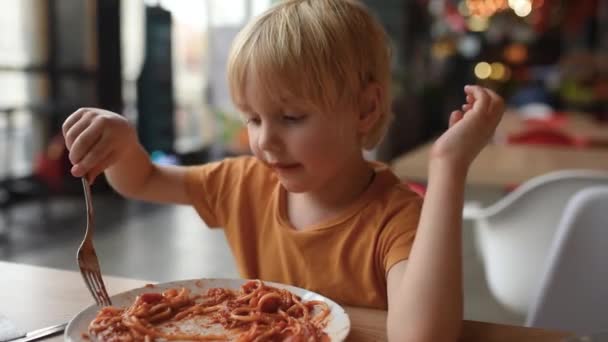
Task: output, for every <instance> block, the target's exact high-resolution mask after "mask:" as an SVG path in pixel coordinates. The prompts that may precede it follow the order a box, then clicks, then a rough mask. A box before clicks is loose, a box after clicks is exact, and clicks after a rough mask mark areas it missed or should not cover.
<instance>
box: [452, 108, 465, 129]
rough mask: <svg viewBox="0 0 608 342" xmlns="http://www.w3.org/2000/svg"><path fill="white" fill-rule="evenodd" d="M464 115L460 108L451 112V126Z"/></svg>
mask: <svg viewBox="0 0 608 342" xmlns="http://www.w3.org/2000/svg"><path fill="white" fill-rule="evenodd" d="M462 117H463V113H462V112H461V111H459V110H455V111H453V112H452V114H450V127H452V126H454V124H456V123H457V122H458V121H460V120H461V119H462Z"/></svg>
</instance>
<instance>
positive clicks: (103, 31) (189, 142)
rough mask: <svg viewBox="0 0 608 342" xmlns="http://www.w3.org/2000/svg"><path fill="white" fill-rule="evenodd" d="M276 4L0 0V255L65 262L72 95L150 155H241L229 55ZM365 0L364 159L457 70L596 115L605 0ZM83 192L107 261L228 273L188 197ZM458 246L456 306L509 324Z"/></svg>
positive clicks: (441, 94)
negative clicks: (385, 101)
mask: <svg viewBox="0 0 608 342" xmlns="http://www.w3.org/2000/svg"><path fill="white" fill-rule="evenodd" d="M273 2H274V1H271V0H159V1H151V0H150V1H148V0H146V1H143V0H0V6H1V7H2V11H1V12H0V89H1V91H0V215H1V217H0V218H1V220H0V260H7V261H15V262H23V263H31V264H37V265H45V266H51V267H57V268H66V269H76V262H75V257H74V256H75V251H76V248H77V247H78V243H79V241H80V239H81V238H82V233H83V231H84V224H85V211H84V200H83V198H82V189H81V187H80V183H79V181H78V180H76V179H74V178H73V177H71V176H70V174H69V169H70V167H71V165H70V163H69V161H68V160H67V153H66V150H65V147H64V144H63V140H62V136H61V124H62V122H63V121H64V120H65V118H66V117H67V116H68V115H69V114H71V113H72V112H74V111H75V110H76V109H78V108H80V107H100V108H105V109H109V110H112V111H115V112H118V113H121V114H122V115H124V116H126V117H127V118H128V119H129V120H131V121H132V122H133V123H134V124H135V125H136V127H137V131H138V135H139V138H140V140H141V142H142V144H143V145H144V147H145V148H146V150H147V151H148V152H149V153H150V156H151V157H152V158H153V159H154V160H155V161H156V162H159V163H168V164H181V165H191V164H197V163H205V162H208V161H211V160H217V159H220V158H224V157H226V156H233V155H239V154H244V153H248V147H247V137H246V133H245V130H244V126H243V125H242V124H241V121H240V120H239V113H238V112H237V111H236V109H235V107H234V106H233V105H232V103H231V102H230V98H229V95H228V90H227V87H226V80H225V67H226V58H227V54H228V50H229V47H230V44H231V42H232V39H233V37H234V36H235V35H236V33H237V32H238V30H239V29H240V28H242V26H243V25H244V24H245V23H246V22H247V21H248V20H250V18H251V17H252V16H255V15H257V14H259V13H261V12H262V11H264V10H265V9H267V8H268V7H269V6H271V5H272V3H273ZM364 2H365V3H366V5H368V7H369V8H370V9H371V10H372V11H373V12H374V13H375V15H377V17H378V18H379V19H380V20H381V22H382V23H383V24H384V25H385V27H386V29H387V31H388V33H389V35H390V38H391V43H392V45H393V48H394V51H395V54H394V58H393V61H392V68H393V75H394V77H393V96H394V105H393V108H394V112H395V115H396V118H395V121H394V122H393V124H392V126H391V128H390V130H389V134H388V136H387V137H386V139H385V140H384V142H383V143H382V144H381V145H380V146H379V147H378V148H377V149H376V150H375V151H372V152H371V153H370V154H369V156H370V158H375V159H378V160H381V161H385V162H391V161H393V160H394V159H395V158H397V157H399V156H402V155H404V154H406V153H408V152H410V151H412V150H414V149H415V148H417V147H419V146H421V145H423V144H424V143H427V142H428V141H430V140H432V139H433V137H435V136H437V135H438V134H440V133H441V132H443V130H444V129H445V128H446V127H447V117H448V115H449V113H450V112H451V111H452V110H453V109H455V108H457V107H459V106H460V105H461V104H462V103H463V101H464V98H463V91H462V89H463V86H464V85H465V84H475V83H476V84H481V85H484V86H487V87H490V88H493V89H495V90H496V91H497V92H498V93H500V94H501V95H503V96H504V97H505V99H506V101H507V104H508V107H509V109H510V110H513V111H517V113H518V115H521V116H524V117H528V118H543V117H547V116H552V117H554V116H556V115H557V116H559V115H560V114H563V113H569V112H576V113H578V115H582V116H584V117H586V118H588V119H589V120H593V122H594V123H597V125H601V122H603V121H606V120H607V119H608V107H607V106H608V59H607V58H606V52H607V51H608V50H607V48H608V0H508V1H507V0H366V1H364ZM521 167H525V165H522V166H521ZM501 191H502V190H501ZM94 193H95V204H96V209H97V216H98V219H97V221H98V222H97V227H98V228H97V240H98V244H99V248H98V253H99V254H100V258H101V262H102V267H103V269H104V271H105V272H106V273H109V274H114V275H124V276H129V277H139V278H143V279H150V280H157V281H163V280H174V279H181V278H193V277H221V276H236V275H237V274H236V271H235V269H234V265H233V263H232V261H231V260H232V259H231V256H230V252H229V251H228V250H227V247H226V245H225V241H224V240H223V236H222V235H221V231H220V232H216V231H211V230H207V229H202V227H203V226H204V224H203V223H202V222H201V221H200V220H199V219H198V218H197V216H196V214H195V213H194V211H192V210H190V209H188V208H182V207H172V206H156V205H150V204H142V203H135V202H131V201H128V200H124V199H122V198H120V197H119V196H117V195H116V194H114V193H113V192H112V191H111V190H110V189H109V187H108V186H107V184H106V183H105V182H104V180H103V179H99V180H98V181H97V182H96V184H95V186H94ZM500 194H501V195H502V194H503V193H502V192H500ZM465 228H466V227H465ZM466 231H467V229H465V234H468V233H467V232H466ZM465 247H466V248H465V269H466V270H467V272H466V274H465V278H466V279H465V282H466V284H467V287H466V290H467V297H466V298H467V303H466V317H467V318H469V319H478V320H486V321H495V322H503V323H515V324H519V323H522V322H523V317H522V315H521V314H520V313H519V314H518V313H516V312H513V311H512V310H508V309H507V308H505V307H504V306H502V305H500V304H499V303H498V302H497V301H496V300H495V299H494V298H493V296H492V295H491V294H490V292H489V291H488V288H487V285H485V279H484V273H483V272H484V271H483V269H482V267H481V264H480V261H479V260H478V257H477V254H476V252H475V251H474V248H473V242H472V240H470V239H465Z"/></svg>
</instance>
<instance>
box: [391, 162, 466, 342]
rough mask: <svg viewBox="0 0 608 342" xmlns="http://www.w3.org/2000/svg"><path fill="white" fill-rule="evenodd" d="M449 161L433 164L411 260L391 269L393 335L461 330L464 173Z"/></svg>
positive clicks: (448, 334) (428, 337) (453, 336)
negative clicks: (453, 168) (449, 166)
mask: <svg viewBox="0 0 608 342" xmlns="http://www.w3.org/2000/svg"><path fill="white" fill-rule="evenodd" d="M446 167H447V165H433V167H432V168H431V170H436V171H431V174H430V175H429V176H430V178H429V185H428V189H427V191H426V195H425V199H424V204H423V206H422V213H421V216H420V222H419V225H418V231H417V233H416V239H415V243H414V245H413V247H412V251H411V253H410V257H409V260H408V261H401V262H399V263H397V264H395V266H393V267H392V268H391V269H390V270H389V272H388V276H387V278H388V279H387V282H388V289H387V290H388V300H389V313H388V321H387V329H388V337H389V341H455V340H457V338H458V336H459V334H460V327H461V321H462V307H463V298H462V266H461V245H462V244H461V225H462V203H463V192H464V189H463V188H464V176H465V175H464V173H463V172H460V173H458V172H459V171H457V170H449V169H447V168H446ZM406 265H407V270H406Z"/></svg>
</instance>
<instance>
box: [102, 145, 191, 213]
mask: <svg viewBox="0 0 608 342" xmlns="http://www.w3.org/2000/svg"><path fill="white" fill-rule="evenodd" d="M105 175H106V178H107V179H108V182H109V183H110V185H112V187H113V188H114V190H116V191H117V192H118V193H120V194H121V195H123V196H125V197H129V198H133V199H138V200H142V201H149V202H159V203H176V204H190V199H189V197H188V194H187V192H186V186H185V178H186V177H185V175H186V169H185V168H184V167H180V166H170V165H157V164H154V163H152V161H151V160H150V158H149V157H148V154H147V153H146V151H145V150H144V149H143V147H142V146H141V145H139V144H137V145H136V146H133V148H132V150H131V151H128V152H127V153H126V154H125V156H124V157H123V158H121V160H120V161H118V162H117V163H115V164H113V165H112V166H110V167H109V168H107V169H106V171H105Z"/></svg>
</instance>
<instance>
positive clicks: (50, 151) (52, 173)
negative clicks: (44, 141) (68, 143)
mask: <svg viewBox="0 0 608 342" xmlns="http://www.w3.org/2000/svg"><path fill="white" fill-rule="evenodd" d="M66 159H67V149H66V147H65V143H64V140H63V136H62V135H61V134H59V135H56V136H55V137H54V138H53V139H51V141H50V143H49V145H48V146H47V148H46V149H45V150H43V152H41V153H40V154H38V155H37V156H36V160H35V164H34V177H35V178H36V179H37V180H39V181H40V182H42V183H43V184H45V185H46V186H48V187H49V189H50V190H52V191H59V190H61V188H62V187H63V179H64V177H65V174H66Z"/></svg>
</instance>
